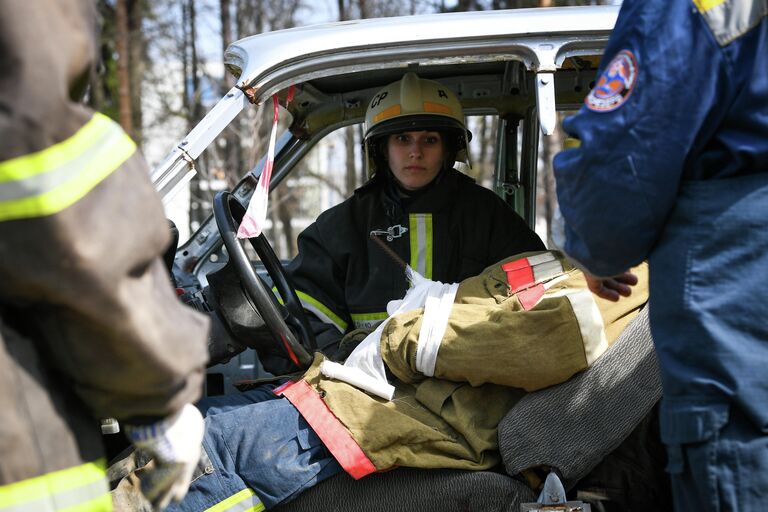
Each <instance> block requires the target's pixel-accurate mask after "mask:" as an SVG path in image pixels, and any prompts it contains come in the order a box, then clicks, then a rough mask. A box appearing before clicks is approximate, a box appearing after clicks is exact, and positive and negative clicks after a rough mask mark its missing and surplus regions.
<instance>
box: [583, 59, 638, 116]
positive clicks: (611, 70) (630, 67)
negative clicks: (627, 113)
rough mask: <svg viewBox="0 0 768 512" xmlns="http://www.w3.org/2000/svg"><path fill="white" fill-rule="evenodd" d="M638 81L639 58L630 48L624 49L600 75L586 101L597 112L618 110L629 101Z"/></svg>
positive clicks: (589, 107) (590, 108) (588, 106)
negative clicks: (636, 57) (637, 58)
mask: <svg viewBox="0 0 768 512" xmlns="http://www.w3.org/2000/svg"><path fill="white" fill-rule="evenodd" d="M635 82H637V60H636V59H635V56H634V55H633V54H632V52H630V51H629V50H622V51H620V52H619V53H617V54H616V56H615V57H614V58H613V60H612V61H611V62H610V64H608V66H607V67H606V68H605V70H604V71H603V74H602V75H600V79H599V80H598V81H597V85H595V87H594V89H592V90H591V91H590V92H589V94H588V95H587V97H586V98H584V103H585V104H586V105H587V108H588V109H589V110H593V111H595V112H610V111H611V110H616V109H617V108H619V107H620V106H622V105H623V104H624V102H626V101H627V98H629V95H630V94H632V89H633V87H634V86H635Z"/></svg>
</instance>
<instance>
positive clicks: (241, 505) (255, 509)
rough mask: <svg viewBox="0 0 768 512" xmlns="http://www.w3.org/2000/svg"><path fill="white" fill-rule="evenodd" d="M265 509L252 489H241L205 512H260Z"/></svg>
mask: <svg viewBox="0 0 768 512" xmlns="http://www.w3.org/2000/svg"><path fill="white" fill-rule="evenodd" d="M265 509H266V507H265V506H264V504H263V503H262V502H261V500H260V499H259V497H258V496H256V493H255V492H254V491H253V489H248V488H246V489H243V490H242V491H240V492H238V493H237V494H233V495H232V496H230V497H229V498H227V499H225V500H224V501H221V502H219V503H217V504H216V505H214V506H212V507H210V508H207V509H205V512H261V511H262V510H265Z"/></svg>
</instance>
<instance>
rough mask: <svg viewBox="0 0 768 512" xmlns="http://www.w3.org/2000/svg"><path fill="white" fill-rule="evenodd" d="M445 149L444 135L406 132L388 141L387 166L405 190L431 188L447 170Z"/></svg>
mask: <svg viewBox="0 0 768 512" xmlns="http://www.w3.org/2000/svg"><path fill="white" fill-rule="evenodd" d="M443 159H444V148H443V138H442V137H441V135H440V132H431V131H420V132H403V133H397V134H395V135H390V136H389V139H388V140H387V162H388V163H389V168H390V170H391V171H392V174H393V175H394V176H395V179H397V181H398V182H399V183H400V186H402V187H403V188H404V189H405V190H418V189H420V188H422V187H425V186H427V185H429V184H430V183H431V182H432V180H433V179H435V176H437V173H439V172H440V169H441V168H442V166H443Z"/></svg>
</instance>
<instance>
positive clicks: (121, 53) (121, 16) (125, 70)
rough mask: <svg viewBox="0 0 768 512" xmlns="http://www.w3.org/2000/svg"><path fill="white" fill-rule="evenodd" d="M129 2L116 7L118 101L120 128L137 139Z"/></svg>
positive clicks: (123, 2) (118, 3) (119, 1)
mask: <svg viewBox="0 0 768 512" xmlns="http://www.w3.org/2000/svg"><path fill="white" fill-rule="evenodd" d="M126 1H127V0H117V3H116V5H115V24H116V49H117V54H118V59H117V101H118V112H119V119H120V126H122V127H123V130H125V132H126V133H128V135H130V136H131V137H132V138H134V139H135V137H134V133H133V114H131V75H130V67H129V65H130V64H129V60H130V52H129V51H128V48H129V35H128V10H127V5H126Z"/></svg>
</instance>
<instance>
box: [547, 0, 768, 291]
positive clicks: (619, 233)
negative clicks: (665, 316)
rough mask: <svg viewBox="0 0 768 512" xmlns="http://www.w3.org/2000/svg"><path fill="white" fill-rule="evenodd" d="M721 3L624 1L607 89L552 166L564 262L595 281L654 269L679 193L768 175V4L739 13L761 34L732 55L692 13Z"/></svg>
mask: <svg viewBox="0 0 768 512" xmlns="http://www.w3.org/2000/svg"><path fill="white" fill-rule="evenodd" d="M722 3H723V2H718V1H717V0H713V1H708V2H704V1H701V0H699V1H697V2H694V1H693V0H625V1H624V3H623V6H622V8H621V12H620V13H619V18H618V20H617V23H616V27H615V29H614V32H613V34H612V36H611V39H610V41H609V43H608V46H607V48H606V51H605V56H604V59H603V62H602V64H601V68H602V69H601V71H600V73H599V75H600V74H602V77H603V78H604V80H600V82H599V83H598V86H597V87H596V89H595V90H593V91H592V93H590V96H589V97H588V98H587V100H586V101H585V103H586V104H585V105H584V106H582V108H581V110H580V111H579V112H578V113H577V114H576V115H575V116H573V117H571V118H569V119H567V120H566V121H565V123H564V128H565V130H566V131H567V132H568V133H569V134H570V135H571V136H573V137H576V138H578V139H580V140H581V146H580V147H579V148H577V149H571V150H567V151H564V152H562V153H560V154H558V155H557V156H556V157H555V161H554V168H555V177H556V181H557V195H558V200H559V202H560V207H561V210H562V213H563V217H564V219H565V221H566V237H567V241H566V245H565V251H566V252H567V253H568V254H569V255H570V256H571V257H572V258H573V259H574V260H576V261H577V262H578V263H579V264H581V265H582V266H583V267H585V268H586V269H588V270H590V271H591V272H592V273H594V274H596V275H602V276H607V275H613V274H617V273H619V272H622V271H624V270H626V269H627V268H629V267H630V266H632V265H635V264H637V263H639V262H640V261H642V260H644V259H646V258H647V257H648V255H649V253H650V252H651V251H652V249H653V248H654V244H655V243H656V242H657V240H658V238H659V236H660V234H661V231H662V229H663V227H664V225H665V221H666V220H667V218H668V216H669V214H670V212H671V210H672V208H673V206H674V204H675V198H676V196H677V194H678V189H679V187H680V184H681V182H683V181H686V180H692V181H693V180H716V179H721V178H728V177H735V176H741V175H747V174H751V173H767V172H768V21H766V18H765V16H764V15H765V12H762V13H760V12H759V11H760V10H762V11H765V10H768V2H765V1H763V0H758V1H754V2H751V6H749V5H748V4H750V2H738V1H737V2H731V3H733V4H740V5H741V6H742V9H752V10H753V11H754V12H753V14H752V15H751V16H746V15H745V16H743V17H745V18H746V17H750V18H751V20H752V23H757V26H755V27H752V28H751V29H750V30H747V31H746V33H745V34H744V35H741V36H740V37H738V38H736V39H735V40H733V41H730V42H728V43H727V44H724V45H721V44H720V43H722V42H723V41H722V40H721V41H720V42H718V39H716V36H715V33H713V31H712V30H711V29H710V26H709V25H708V24H707V21H706V19H705V16H704V15H703V14H702V13H701V12H700V10H699V9H698V8H697V5H696V4H698V5H699V6H702V5H703V8H702V11H703V10H706V7H711V6H712V5H715V9H713V11H712V12H713V13H715V14H717V12H718V11H717V9H719V8H721V7H723V6H722V5H718V4H722ZM745 5H746V7H743V6H745ZM755 13H757V14H755ZM710 14H712V13H710ZM761 14H762V18H761ZM745 28H749V27H745ZM603 71H605V73H603ZM601 84H602V85H601ZM736 242H739V243H743V242H745V241H744V240H737V241H736Z"/></svg>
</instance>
